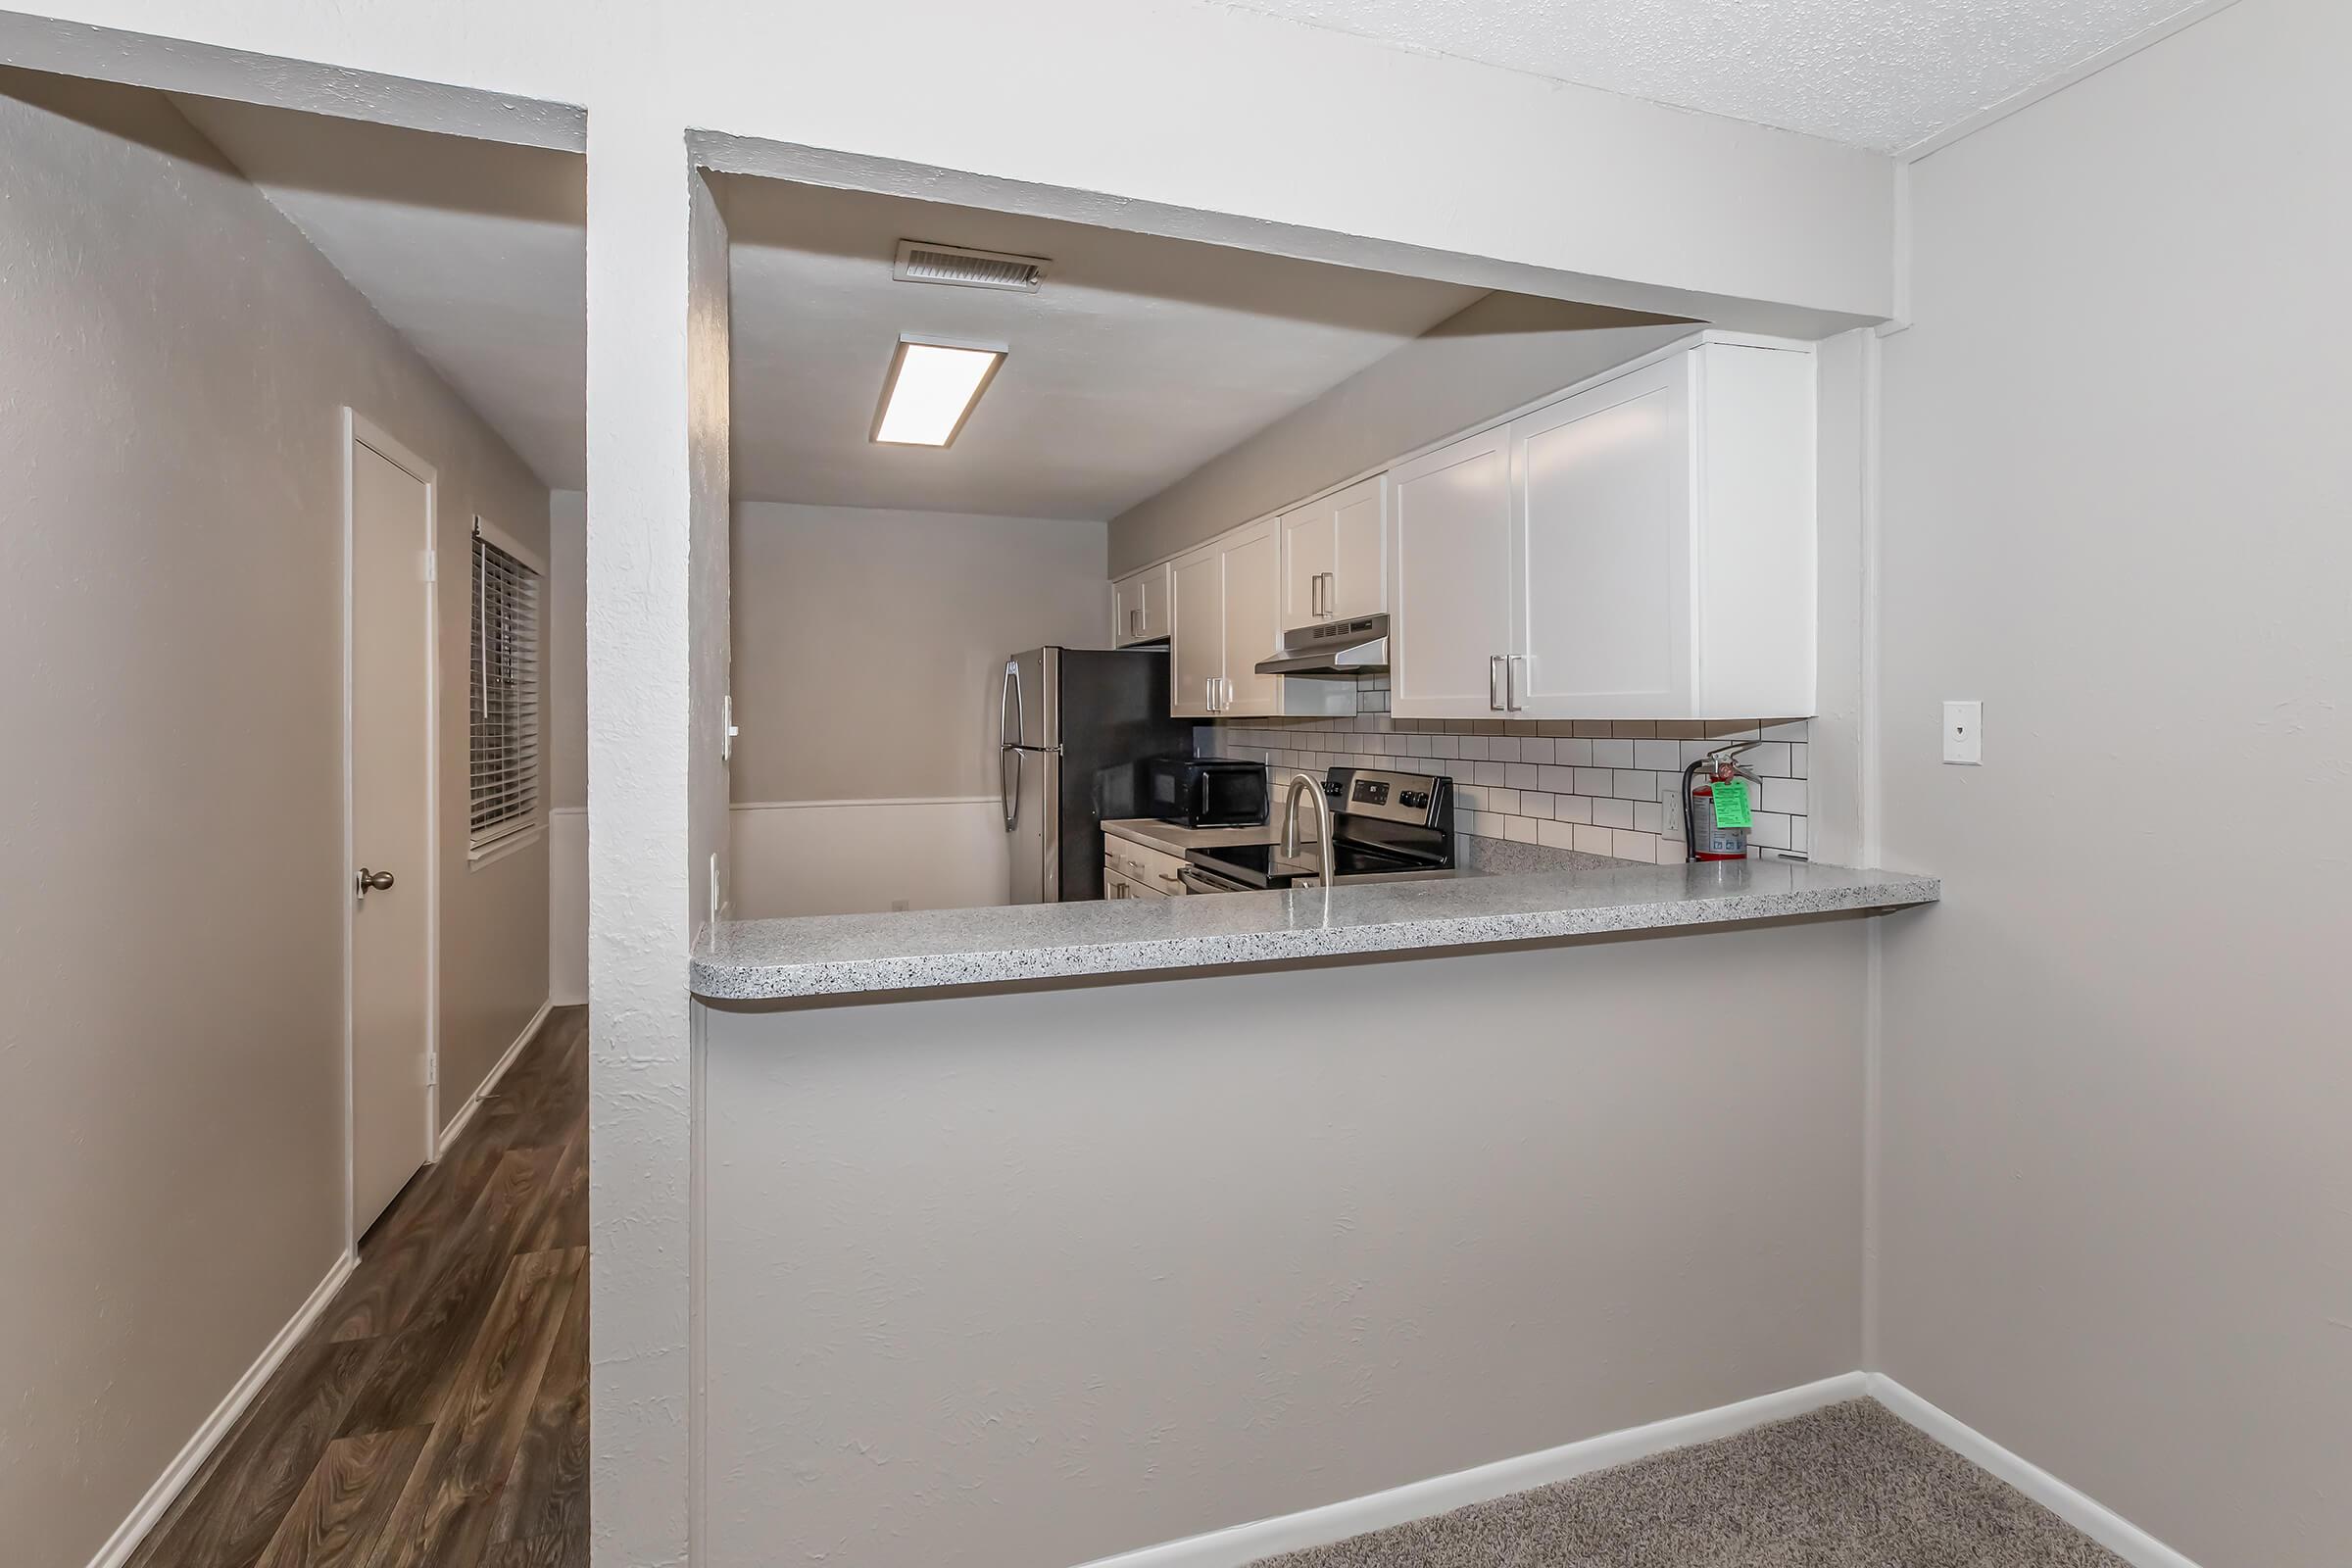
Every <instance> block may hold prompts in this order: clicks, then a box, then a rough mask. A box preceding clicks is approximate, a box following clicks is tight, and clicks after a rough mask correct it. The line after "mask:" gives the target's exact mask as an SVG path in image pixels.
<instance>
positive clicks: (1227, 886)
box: [1176, 863, 1263, 893]
mask: <svg viewBox="0 0 2352 1568" xmlns="http://www.w3.org/2000/svg"><path fill="white" fill-rule="evenodd" d="M1176 880H1177V881H1179V882H1181V883H1183V884H1184V890H1185V892H1187V893H1257V892H1261V891H1263V890H1262V889H1259V888H1253V887H1251V886H1250V884H1249V883H1247V882H1236V881H1234V880H1233V879H1232V878H1231V877H1225V876H1219V875H1218V874H1217V873H1216V872H1214V871H1209V870H1204V869H1202V868H1201V867H1200V866H1198V865H1193V864H1190V863H1187V864H1184V865H1180V866H1178V867H1177V868H1176Z"/></svg>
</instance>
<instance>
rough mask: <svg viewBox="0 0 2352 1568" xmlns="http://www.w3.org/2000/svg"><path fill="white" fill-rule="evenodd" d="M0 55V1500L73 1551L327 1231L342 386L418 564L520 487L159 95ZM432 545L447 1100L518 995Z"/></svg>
mask: <svg viewBox="0 0 2352 1568" xmlns="http://www.w3.org/2000/svg"><path fill="white" fill-rule="evenodd" d="M0 90H4V91H5V93H6V94H8V95H10V96H0V211H5V212H6V213H7V214H8V220H7V221H6V222H5V223H0V276H5V277H6V278H7V279H8V287H9V291H10V301H9V308H8V309H7V310H6V311H4V312H0V406H5V407H6V408H7V410H8V415H7V417H6V418H5V419H0V468H4V469H5V471H6V472H7V473H8V475H9V486H8V490H7V492H6V496H5V499H0V557H4V558H5V567H6V569H5V570H4V571H0V598H4V599H5V601H6V604H5V609H4V611H0V668H5V669H6V670H7V671H8V672H9V673H8V678H7V679H6V680H5V681H0V733H5V734H7V735H9V736H11V737H12V738H13V740H14V742H15V744H13V745H12V746H11V747H10V748H9V752H8V760H7V763H6V765H5V767H4V768H0V805H4V808H5V809H0V824H4V825H0V930H6V931H7V932H8V933H9V939H8V941H7V942H5V943H0V997H5V999H6V1005H5V1007H0V1063H5V1067H6V1080H7V1093H6V1094H5V1095H0V1190H4V1191H6V1192H8V1193H9V1194H11V1195H13V1196H12V1198H11V1200H10V1201H8V1202H6V1203H5V1204H0V1278H6V1279H7V1280H8V1281H9V1282H10V1284H9V1286H8V1288H7V1289H6V1290H4V1291H0V1405H5V1408H6V1411H7V1414H6V1415H5V1417H0V1429H4V1430H0V1519H5V1520H6V1521H7V1522H8V1523H7V1533H8V1538H9V1539H8V1555H9V1556H10V1557H11V1558H12V1559H13V1560H17V1561H24V1562H28V1563H41V1564H77V1563H81V1562H84V1561H86V1560H88V1558H89V1557H90V1555H91V1554H92V1553H93V1552H95V1551H96V1550H97V1549H98V1548H99V1546H100V1545H101V1544H103V1543H104V1542H105V1541H106V1540H107V1538H108V1536H109V1534H110V1533H111V1532H112V1531H114V1530H115V1529H116V1527H117V1526H118V1525H119V1524H120V1523H121V1522H122V1521H123V1518H124V1516H125V1515H126V1514H128V1513H129V1511H130V1510H131V1508H132V1506H133V1505H134V1504H135V1503H137V1501H138V1500H139V1498H140V1496H141V1495H142V1494H143V1493H145V1492H146V1490H147V1489H148V1487H149V1486H150V1485H151V1484H152V1483H153V1482H154V1481H155V1480H156V1478H157V1477H158V1475H159V1474H160V1473H161V1472H162V1471H163V1469H164V1467H165V1465H166V1464H167V1463H168V1462H169V1461H170V1460H171V1459H172V1456H173V1455H174V1453H176V1452H177V1451H178V1449H179V1447H180V1446H181V1445H182V1444H183V1443H185V1442H186V1441H187V1440H188V1438H189V1437H190V1436H191V1435H192V1434H193V1433H194V1432H195V1430H196V1428H197V1426H198V1424H199V1423H200V1422H201V1421H202V1420H203V1419H204V1418H205V1417H206V1416H207V1415H208V1414H209V1413H210V1412H211V1411H212V1409H213V1408H214V1406H215V1405H216V1403H218V1401H219V1400H220V1399H221V1397H223V1396H224V1395H225V1394H227V1393H228V1391H229V1389H230V1387H231V1385H232V1384H233V1383H234V1382H235V1381H236V1379H237V1378H238V1376H239V1375H240V1374H241V1373H243V1372H244V1370H245V1369H246V1367H247V1366H248V1365H249V1364H250V1363H251V1362H252V1361H253V1359H254V1358H255V1356H256V1355H257V1354H259V1353H260V1352H261V1350H262V1349H263V1348H264V1347H265V1346H267V1345H268V1344H269V1343H270V1338H271V1336H272V1335H273V1334H275V1333H276V1332H277V1330H278V1329H279V1328H280V1327H281V1326H282V1325H283V1324H284V1323H285V1322H286V1321H287V1319H288V1317H289V1316H290V1315H291V1314H292V1313H293V1312H294V1311H295V1309H296V1308H297V1307H299V1306H300V1305H301V1304H302V1302H303V1300H304V1299H305V1298H306V1297H307V1296H308V1295H309V1294H310V1293H311V1291H312V1289H313V1288H314V1287H315V1286H316V1285H317V1284H318V1283H319V1280H320V1278H321V1276H323V1275H324V1274H325V1272H326V1271H327V1269H328V1267H329V1266H330V1265H331V1264H332V1263H333V1262H334V1260H335V1258H336V1255H337V1254H338V1252H340V1250H342V1248H343V1245H344V1237H345V1222H346V1214H345V1201H344V1161H345V1153H344V1143H343V1002H342V965H343V954H342V935H341V933H342V909H343V903H342V901H343V899H344V898H345V896H346V895H345V891H344V887H345V883H344V878H345V875H346V873H347V867H346V865H345V863H344V859H343V849H342V834H343V824H342V784H341V768H342V720H341V688H342V675H341V661H342V654H341V647H342V626H341V599H342V564H341V552H342V543H341V532H342V525H343V524H342V478H341V474H342V462H343V458H342V450H341V441H342V435H341V421H342V410H343V407H344V405H345V404H347V403H348V404H351V405H354V406H356V407H357V408H358V409H359V410H360V411H361V412H362V413H364V414H365V415H366V416H367V417H369V418H370V419H372V420H374V421H375V422H376V423H377V424H378V425H380V426H382V427H383V428H384V429H386V430H387V431H389V432H390V433H392V434H393V435H394V436H396V437H397V438H398V439H399V440H400V441H402V442H403V443H405V444H406V445H408V446H409V447H411V448H413V449H414V450H415V451H417V453H419V454H420V455H422V456H423V457H425V458H426V459H428V460H429V461H430V462H432V463H433V464H435V465H436V466H438V468H439V472H440V481H441V490H440V516H441V525H442V532H441V541H440V547H441V551H442V559H443V560H444V561H445V562H447V561H459V562H463V561H464V560H465V559H466V529H467V527H468V524H469V521H470V518H471V516H472V515H473V514H474V513H476V512H480V513H482V514H484V515H488V516H490V517H492V518H494V519H495V520H496V521H497V522H498V523H499V524H500V525H501V526H502V527H504V528H506V529H508V530H509V531H511V532H513V533H515V534H516V535H518V536H519V537H520V538H521V539H523V540H524V541H525V542H526V543H534V544H535V543H537V542H538V541H540V540H542V539H543V538H544V529H545V518H546V515H547V500H546V492H545V490H544V488H543V487H541V486H540V485H539V483H538V482H537V481H536V480H535V479H534V478H533V477H532V475H531V474H530V473H529V471H528V470H526V469H525V468H524V467H523V466H522V465H521V464H520V463H519V462H518V461H517V460H516V459H515V457H514V455H513V454H512V453H510V452H509V451H508V450H507V449H506V447H505V446H504V445H502V444H501V443H500V442H498V441H497V440H496V439H495V438H494V437H493V436H492V435H491V434H490V433H489V432H488V431H487V430H486V429H485V428H484V427H483V426H482V425H481V424H480V423H479V421H478V420H476V419H475V418H473V417H471V416H470V415H469V414H468V413H467V411H466V409H465V408H464V407H463V406H462V405H460V404H459V403H458V402H457V400H456V399H455V398H454V397H453V396H452V395H451V394H450V392H449V391H448V389H447V388H446V387H444V386H443V385H442V384H441V383H440V382H439V381H438V380H437V379H436V378H435V377H434V376H433V375H432V374H431V372H430V371H429V370H428V369H427V368H425V367H424V366H423V364H422V363H421V362H420V361H418V360H417V358H416V356H415V355H414V354H412V353H411V352H410V351H409V350H408V349H407V348H406V347H405V346H404V345H403V344H402V343H401V342H400V341H399V340H398V339H397V338H395V337H394V336H393V334H392V333H391V331H390V330H389V329H388V328H387V327H386V326H385V325H384V324H383V323H382V321H380V320H379V319H376V318H375V317H374V316H373V315H371V314H370V313H369V312H368V309H367V308H366V306H365V305H364V304H363V303H362V301H361V300H360V298H359V296H358V295H356V294H355V293H354V292H353V291H352V289H351V288H350V287H349V286H348V285H347V284H346V283H345V282H344V281H343V280H342V279H341V278H340V277H339V276H338V275H337V274H336V273H335V272H334V271H333V270H332V269H330V268H329V267H328V266H327V265H326V263H325V262H324V261H323V260H322V259H320V258H319V256H318V255H317V253H315V252H314V251H312V250H311V249H309V247H308V246H307V245H305V243H304V242H303V240H302V239H301V237H300V236H299V234H297V232H296V231H295V230H294V228H293V227H292V226H291V225H290V224H289V223H287V222H286V221H284V220H283V219H282V218H280V217H279V216H278V215H277V214H276V213H275V211H274V210H272V209H271V208H270V207H269V206H268V205H267V204H266V203H265V202H264V201H263V199H262V198H261V196H260V195H259V194H258V193H256V192H255V191H254V190H253V189H252V188H251V187H250V186H248V185H247V184H246V183H245V182H244V181H243V180H242V179H240V178H239V177H238V176H237V175H236V174H235V173H234V172H230V171H229V170H228V169H226V168H225V166H223V165H222V164H221V161H220V160H219V159H218V158H217V156H216V155H215V154H214V153H213V152H212V151H211V149H210V148H209V147H208V146H206V145H205V144H204V143H203V142H202V141H200V140H199V139H198V138H197V137H196V136H195V133H194V132H193V131H192V130H191V129H190V128H189V127H188V126H187V124H186V123H184V122H183V121H181V120H180V119H179V117H178V116H177V115H176V114H175V113H174V112H172V110H171V109H170V108H169V107H168V106H166V105H165V104H164V103H163V101H162V100H161V99H160V98H156V97H154V96H152V95H144V94H138V93H129V92H123V91H118V90H112V89H97V88H90V87H84V86H78V85H70V84H65V83H61V82H58V81H55V80H52V79H49V78H42V77H35V76H29V75H25V74H19V73H9V74H6V75H4V76H0ZM452 575H453V574H445V576H444V584H445V586H444V591H443V593H442V596H441V620H442V624H441V629H440V635H441V646H440V655H441V667H442V669H443V670H444V671H446V672H449V679H450V681H451V685H450V686H449V687H448V689H446V690H445V691H444V693H443V695H442V705H441V724H442V730H441V755H442V777H441V793H442V800H443V810H444V818H443V820H444V827H445V842H444V845H443V849H442V859H441V866H440V872H441V883H442V888H443V891H444V899H445V906H444V911H443V924H442V930H443V948H442V955H441V960H442V961H441V973H442V984H443V1005H442V1018H441V1039H442V1050H443V1053H444V1056H443V1068H444V1070H443V1102H442V1103H443V1107H444V1109H445V1111H454V1110H455V1108H456V1107H457V1106H458V1105H459V1104H460V1103H463V1099H464V1097H465V1095H466V1092H467V1091H468V1090H469V1089H470V1088H471V1086H472V1084H473V1082H474V1081H475V1080H476V1079H478V1077H479V1076H480V1074H481V1072H482V1071H483V1070H484V1069H485V1068H486V1067H487V1066H488V1065H489V1064H490V1063H491V1062H492V1061H493V1060H494V1059H495V1058H496V1057H497V1055H498V1054H499V1053H500V1052H502V1051H503V1050H504V1049H505V1048H506V1046H507V1045H508V1044H509V1042H511V1041H512V1040H513V1039H514V1037H515V1032H516V1030H517V1029H519V1028H520V1027H521V1025H522V1023H523V1022H524V1021H525V1020H526V1019H527V1018H528V1017H529V1016H530V1014H531V1012H532V1010H533V1009H534V1008H536V1007H537V1005H539V1002H540V1000H541V999H542V998H543V997H544V996H545V994H546V985H545V981H546V967H545V965H546V957H545V954H546V923H545V922H546V896H545V888H546V877H547V861H546V858H545V856H544V854H543V853H541V852H538V851H529V852H525V853H522V854H518V855H515V856H513V857H511V858H507V859H504V860H501V861H499V862H497V863H496V864H494V865H491V866H488V867H485V868H484V869H482V870H480V871H473V872H469V871H468V870H467V869H466V856H465V841H464V832H465V811H464V803H465V799H466V694H465V684H464V682H465V671H466V596H465V594H464V593H463V592H462V591H457V590H455V589H453V588H452V587H451V586H449V585H450V583H451V576H452ZM454 578H455V582H456V583H457V584H463V582H464V581H465V573H464V572H463V571H459V572H457V573H455V574H454Z"/></svg>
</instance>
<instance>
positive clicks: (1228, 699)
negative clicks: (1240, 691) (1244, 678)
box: [1217, 675, 1233, 709]
mask: <svg viewBox="0 0 2352 1568" xmlns="http://www.w3.org/2000/svg"><path fill="white" fill-rule="evenodd" d="M1217 679H1218V680H1220V681H1223V682H1224V686H1225V704H1224V706H1225V707H1226V708H1229V709H1230V708H1231V707H1233V682H1232V681H1230V680H1227V679H1226V678H1225V677H1224V676H1222V675H1220V676H1218V677H1217Z"/></svg>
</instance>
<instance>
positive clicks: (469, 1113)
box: [433, 999, 555, 1159]
mask: <svg viewBox="0 0 2352 1568" xmlns="http://www.w3.org/2000/svg"><path fill="white" fill-rule="evenodd" d="M554 1007H555V1003H554V1001H553V1000H552V999H551V1000H550V1001H547V1002H542V1003H541V1004H539V1010H538V1011H537V1012H534V1013H532V1014H531V1021H530V1022H529V1023H526V1024H524V1025H523V1026H522V1033H520V1034H518V1035H516V1036H515V1043H514V1044H513V1045H511V1046H509V1047H507V1050H506V1054H504V1055H502V1056H500V1057H499V1058H498V1061H497V1064H496V1065H494V1066H493V1067H491V1069H490V1070H489V1071H488V1072H486V1073H484V1074H483V1075H482V1081H481V1083H480V1084H479V1085H478V1086H477V1087H476V1088H475V1089H474V1091H473V1093H472V1094H470V1095H467V1096H466V1103H465V1104H464V1105H463V1106H461V1107H459V1110H458V1113H457V1114H456V1115H455V1116H452V1117H450V1118H449V1125H448V1126H446V1127H444V1128H442V1129H441V1136H440V1138H439V1139H438V1140H436V1141H435V1142H434V1144H433V1157H434V1158H435V1159H439V1158H440V1157H441V1156H442V1155H443V1154H445V1153H447V1152H449V1146H450V1145H451V1144H453V1143H456V1142H457V1139H458V1134H460V1133H462V1132H464V1131H465V1130H466V1123H467V1122H469V1121H471V1120H473V1113H474V1111H475V1110H476V1109H477V1108H478V1107H479V1106H480V1105H481V1103H482V1102H483V1101H485V1100H487V1099H489V1098H490V1093H491V1091H492V1090H494V1089H496V1088H497V1087H498V1081H499V1080H500V1079H501V1078H504V1077H505V1076H506V1075H507V1069H508V1068H509V1067H512V1066H514V1065H515V1057H516V1056H519V1055H521V1054H522V1048H523V1047H525V1046H527V1045H529V1044H530V1043H531V1041H532V1040H533V1039H535V1038H536V1037H537V1036H538V1033H539V1026H540V1025H541V1024H543V1023H545V1022H547V1015H548V1013H549V1012H550V1011H551V1010H552V1009H553V1008H554Z"/></svg>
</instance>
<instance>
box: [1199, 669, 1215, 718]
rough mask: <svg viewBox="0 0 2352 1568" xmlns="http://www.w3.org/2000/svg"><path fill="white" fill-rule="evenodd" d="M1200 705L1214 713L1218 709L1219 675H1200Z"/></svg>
mask: <svg viewBox="0 0 2352 1568" xmlns="http://www.w3.org/2000/svg"><path fill="white" fill-rule="evenodd" d="M1201 707H1202V708H1205V709H1207V710H1208V711H1210V712H1212V713H1213V712H1215V711H1217V677H1216V676H1214V675H1203V676H1201Z"/></svg>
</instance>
